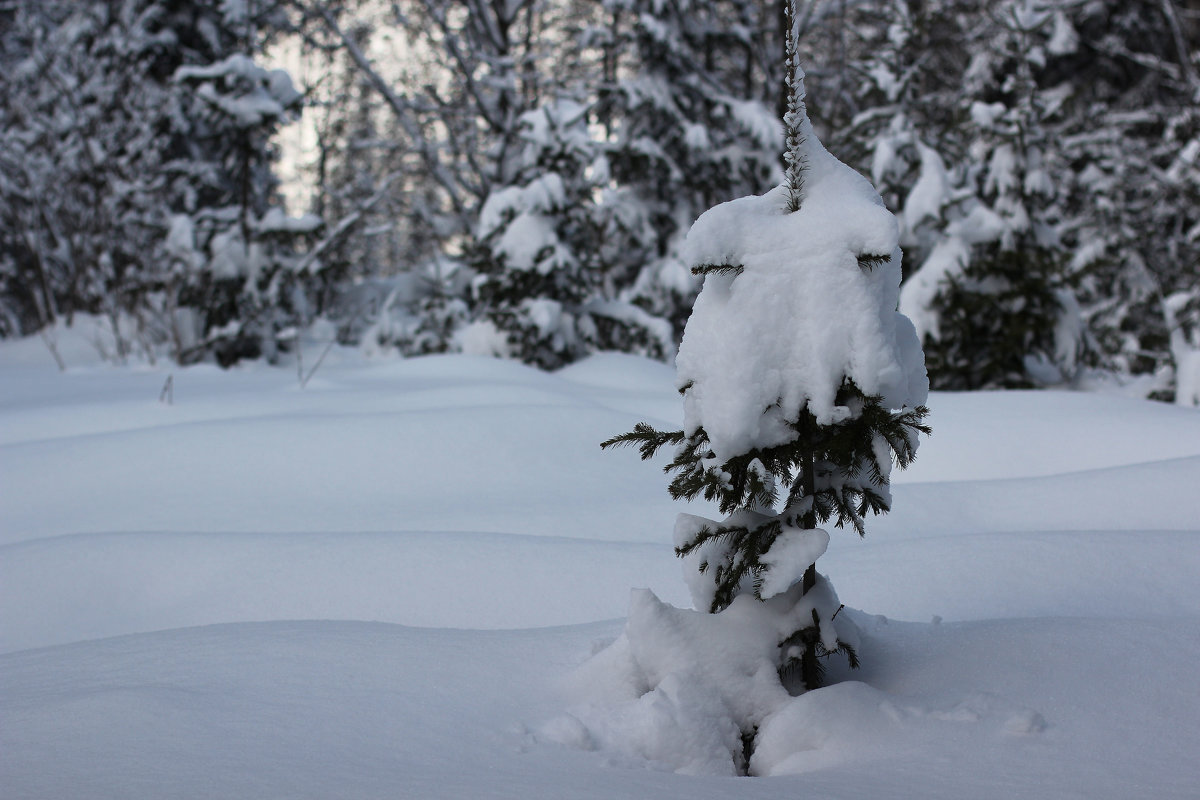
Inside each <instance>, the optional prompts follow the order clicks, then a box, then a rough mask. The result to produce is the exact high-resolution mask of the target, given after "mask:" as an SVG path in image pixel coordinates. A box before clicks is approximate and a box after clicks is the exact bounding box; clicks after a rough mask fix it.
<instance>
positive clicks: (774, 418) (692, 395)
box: [676, 121, 928, 462]
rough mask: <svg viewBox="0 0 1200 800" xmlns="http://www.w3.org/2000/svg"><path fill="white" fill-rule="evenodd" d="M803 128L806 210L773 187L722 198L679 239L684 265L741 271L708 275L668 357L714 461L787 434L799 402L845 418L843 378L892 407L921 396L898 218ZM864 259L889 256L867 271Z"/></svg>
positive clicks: (822, 418)
mask: <svg viewBox="0 0 1200 800" xmlns="http://www.w3.org/2000/svg"><path fill="white" fill-rule="evenodd" d="M804 124H805V126H806V130H807V134H808V138H807V143H806V147H807V160H808V169H807V173H806V179H805V197H804V203H803V206H802V208H801V209H800V210H799V211H797V212H795V213H792V214H788V213H785V210H784V203H785V200H786V194H787V191H786V189H785V188H784V187H782V186H781V187H778V188H776V189H774V190H772V191H770V192H768V193H767V194H765V195H762V196H759V197H744V198H740V199H738V200H734V201H731V202H728V203H723V204H722V205H719V206H717V207H716V208H713V209H711V210H709V211H708V212H706V213H705V214H703V215H702V216H701V217H700V218H699V219H698V220H697V221H696V223H695V225H693V227H692V229H691V231H690V232H689V233H688V237H687V241H686V244H685V250H684V256H685V258H686V259H687V260H688V261H689V262H690V263H692V264H695V265H714V266H719V265H729V266H732V267H741V268H742V270H741V272H740V274H737V275H736V276H734V275H732V274H729V273H713V274H710V275H708V276H707V277H706V278H705V281H704V288H703V290H702V291H701V293H700V296H699V298H698V299H697V300H696V305H695V308H694V310H693V312H692V316H691V317H690V318H689V320H688V324H687V328H686V329H685V332H684V337H683V343H682V344H681V346H680V349H679V356H678V358H677V360H676V364H677V367H678V383H679V386H680V387H689V388H688V391H687V393H686V394H685V396H684V420H685V424H684V428H685V432H686V433H688V434H691V433H693V432H695V431H696V430H697V429H698V428H701V427H703V428H704V430H705V431H706V432H707V433H708V436H709V439H710V441H711V445H712V451H713V453H714V455H715V457H716V458H717V460H718V461H722V462H723V461H725V460H728V458H730V457H731V456H735V455H738V454H741V453H745V452H747V451H749V450H750V449H751V448H752V447H769V446H773V445H776V444H781V443H783V442H785V441H787V440H788V439H789V438H790V436H791V430H790V429H789V428H788V427H787V423H788V422H790V421H794V420H796V419H797V418H798V416H799V414H800V413H801V411H802V410H803V409H804V408H805V407H806V406H807V407H808V409H809V410H810V411H811V412H812V413H813V414H814V415H815V416H816V418H817V420H818V422H819V423H821V424H830V423H833V422H838V421H841V420H842V419H844V418H845V417H846V416H847V415H848V413H849V411H848V409H844V408H839V407H838V406H837V404H836V402H835V398H836V395H837V392H838V390H839V389H840V388H841V386H842V383H843V381H844V380H845V379H850V380H852V381H854V382H855V384H857V385H858V387H859V388H860V389H861V390H862V391H863V392H865V393H866V394H868V395H879V396H881V397H882V399H883V404H884V405H885V406H887V407H889V408H901V407H905V406H909V407H911V406H916V405H920V404H921V403H923V402H924V401H925V398H926V395H927V392H928V379H927V377H926V375H925V364H924V358H923V356H922V354H921V347H920V343H919V340H918V339H917V337H916V333H915V331H914V330H913V326H912V324H911V323H910V322H909V321H908V319H906V318H905V317H904V316H903V315H901V314H899V313H897V312H896V310H895V309H896V307H897V303H898V298H899V288H900V267H899V265H900V251H899V248H898V246H897V242H898V229H897V223H896V220H895V218H894V217H893V216H892V215H891V214H890V213H889V212H888V211H887V209H886V208H884V206H883V203H882V201H881V200H880V199H879V195H878V194H877V193H876V192H875V190H874V189H873V188H872V187H871V185H870V183H869V182H868V181H867V180H866V179H865V178H863V177H862V176H861V175H859V174H858V173H856V172H854V171H853V170H852V169H850V168H849V167H847V166H845V165H844V164H842V163H841V162H839V161H837V159H835V158H834V157H833V156H831V155H830V154H829V153H828V152H827V151H826V150H825V149H824V148H823V147H822V146H821V145H820V143H819V142H818V141H817V140H816V136H815V134H813V132H812V130H811V126H809V123H808V122H807V121H806V122H805V123H804ZM863 255H877V256H885V257H887V258H888V259H889V261H888V262H887V263H885V264H882V265H879V266H876V267H874V268H873V269H864V268H862V267H860V266H859V263H858V257H859V256H863ZM764 409H770V410H769V411H768V412H767V413H766V414H764V413H763V410H764Z"/></svg>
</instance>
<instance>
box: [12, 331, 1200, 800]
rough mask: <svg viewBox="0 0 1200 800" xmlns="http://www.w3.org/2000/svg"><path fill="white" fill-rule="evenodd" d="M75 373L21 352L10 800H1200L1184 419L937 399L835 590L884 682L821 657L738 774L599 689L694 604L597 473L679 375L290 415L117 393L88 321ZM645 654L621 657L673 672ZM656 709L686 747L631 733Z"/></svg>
mask: <svg viewBox="0 0 1200 800" xmlns="http://www.w3.org/2000/svg"><path fill="white" fill-rule="evenodd" d="M58 347H59V351H60V353H62V354H63V356H64V358H65V359H66V360H67V363H68V364H69V365H70V369H69V370H68V371H67V372H66V373H65V374H59V373H58V372H57V371H56V369H55V367H54V364H53V360H52V359H51V357H50V356H49V354H48V353H47V352H46V351H45V348H44V346H43V344H42V343H41V342H40V341H39V340H37V339H33V340H28V341H23V342H7V343H3V344H0V797H3V798H4V799H5V800H23V799H25V798H45V799H46V800H59V798H64V797H88V798H120V799H121V800H129V799H130V798H148V799H149V798H154V799H155V800H158V799H159V798H192V797H195V798H212V797H288V798H305V797H311V798H330V797H337V798H416V799H420V800H425V799H426V798H462V799H464V800H465V799H466V798H471V799H472V800H474V798H480V797H495V798H523V799H524V798H530V797H545V798H556V799H557V798H563V799H564V800H574V799H575V798H597V800H599V799H600V798H604V799H605V800H609V799H611V798H617V797H636V798H647V800H657V799H658V798H687V800H705V799H706V798H714V800H715V798H722V799H727V798H731V797H733V798H778V797H790V796H804V797H821V798H872V799H874V798H882V797H921V798H935V799H936V798H946V800H950V799H951V798H953V799H954V800H959V799H960V798H964V797H971V798H1012V797H1036V798H1066V797H1086V798H1128V797H1138V796H1154V797H1158V798H1190V797H1194V796H1195V787H1196V786H1197V785H1198V784H1200V765H1198V764H1197V761H1196V759H1195V756H1194V753H1196V752H1200V696H1198V695H1197V693H1196V691H1195V686H1194V683H1195V675H1196V671H1195V665H1196V663H1200V581H1197V580H1196V576H1197V575H1198V574H1200V493H1198V492H1197V491H1196V489H1195V487H1196V486H1200V414H1198V413H1196V412H1195V411H1194V410H1192V409H1186V408H1180V407H1176V406H1168V405H1164V404H1155V403H1149V402H1144V401H1136V400H1130V399H1127V398H1120V397H1113V396H1104V395H1097V394H1070V393H1061V392H1046V393H1035V392H1013V393H981V394H970V395H965V394H961V395H960V394H954V395H947V394H938V393H935V394H933V395H932V396H931V397H930V400H929V405H930V408H931V410H932V413H931V417H930V422H931V424H932V425H933V428H934V434H933V436H932V437H930V438H929V439H928V440H927V441H925V442H924V443H923V444H922V448H921V453H920V457H919V458H918V459H917V462H916V463H915V464H914V465H913V468H912V469H911V470H909V471H907V472H905V473H899V474H897V476H896V484H895V485H894V486H893V494H894V508H895V510H894V511H893V512H892V513H891V514H889V515H888V516H886V517H882V518H876V519H872V520H868V528H867V529H868V534H867V537H866V539H865V540H859V539H858V537H857V536H855V535H854V534H853V533H852V532H847V531H843V530H838V529H831V530H829V534H830V542H829V549H828V552H826V554H825V555H824V556H822V557H821V560H820V562H819V568H820V570H821V571H822V572H823V573H826V574H828V575H829V576H830V578H831V579H832V580H833V582H834V583H835V584H836V585H837V588H838V593H839V595H840V597H841V601H842V602H845V603H847V605H848V606H851V608H848V609H846V610H845V611H844V612H842V613H843V614H844V615H846V617H847V619H848V620H850V621H852V622H854V623H855V625H856V626H857V627H858V629H859V634H860V637H861V638H860V642H859V646H858V652H859V655H860V656H861V658H862V660H863V665H864V666H863V668H862V669H861V670H859V671H857V672H854V673H850V672H848V671H847V670H845V668H844V667H843V666H840V665H838V664H836V663H834V664H831V672H830V678H831V680H833V681H834V684H833V685H831V686H829V687H827V688H826V689H822V690H820V691H817V692H812V693H809V694H807V695H803V696H801V697H799V698H794V699H791V700H787V701H784V702H785V703H786V708H785V710H784V712H782V713H778V714H775V715H774V716H773V717H772V718H771V720H770V723H769V725H764V727H763V729H762V730H761V731H760V735H759V744H758V748H757V750H756V752H755V754H754V760H753V762H752V764H751V768H752V770H753V771H755V772H757V773H759V774H770V775H774V776H776V777H760V778H734V777H722V776H714V775H712V774H711V773H712V772H713V771H714V770H712V769H710V768H708V767H711V761H709V760H706V759H705V758H704V753H705V752H718V751H716V750H712V748H713V747H714V742H715V743H717V744H720V743H721V742H723V741H725V738H723V737H726V738H727V737H728V736H729V734H730V732H729V731H728V730H722V729H720V728H719V727H715V728H701V729H699V730H698V731H694V730H693V729H690V728H687V727H686V726H685V725H684V723H686V722H687V721H688V720H689V719H691V720H694V719H696V718H711V717H712V716H713V715H714V712H713V709H712V703H714V698H713V696H712V695H711V693H707V692H704V691H700V689H701V688H702V683H701V682H700V681H699V680H694V681H681V682H679V683H678V684H677V685H674V686H669V687H666V690H663V691H661V692H659V693H657V695H656V696H652V695H640V694H639V691H644V689H640V687H638V686H635V685H616V683H615V680H614V676H619V675H622V674H625V673H623V672H622V671H621V670H609V671H605V670H603V669H599V668H598V664H597V662H596V661H594V660H592V657H593V655H594V654H595V653H598V652H602V651H603V652H605V653H608V654H611V655H612V657H618V656H620V648H611V647H608V646H609V645H610V643H612V642H613V641H614V640H616V639H617V638H618V637H620V636H621V635H622V634H623V633H624V627H625V623H624V617H625V615H626V613H627V611H628V609H629V603H630V597H631V593H630V589H631V588H648V589H650V590H651V591H652V592H653V593H654V595H655V596H657V597H658V598H661V600H662V602H664V603H670V604H672V605H675V606H683V605H686V604H687V602H688V590H687V587H686V586H685V585H684V584H683V581H682V580H681V578H680V564H679V563H678V561H677V560H676V559H675V558H674V557H673V556H672V554H671V535H672V528H673V525H674V520H675V516H676V513H677V512H679V511H680V510H684V509H681V507H680V506H679V504H675V503H673V502H671V501H670V499H669V498H668V497H667V494H666V490H665V485H666V481H665V479H664V477H663V475H662V474H661V472H660V467H661V464H643V463H641V462H639V461H638V460H637V459H636V457H635V456H634V455H632V454H629V453H626V454H619V453H602V452H601V451H600V448H599V446H598V444H599V442H600V441H601V440H602V439H604V438H607V437H608V436H611V435H613V434H614V433H618V432H620V431H624V430H628V429H629V428H630V426H631V425H632V424H633V423H634V422H636V421H639V420H647V421H650V422H653V423H655V424H658V425H668V426H678V425H680V424H681V422H682V419H681V411H680V403H679V399H678V396H677V395H676V393H675V391H674V372H673V370H671V369H670V368H669V367H667V366H664V365H661V364H655V363H651V362H648V361H644V360H640V359H636V358H631V357H627V356H617V355H606V356H597V357H594V358H592V359H590V360H588V361H586V362H583V363H581V364H577V365H574V366H572V367H569V368H567V369H564V370H563V371H561V372H559V373H557V374H554V375H547V374H543V373H539V372H536V371H534V370H531V369H527V368H525V367H521V366H518V365H514V364H512V363H507V362H501V361H494V360H490V359H482V358H470V357H461V356H460V357H438V358H426V359H416V360H410V361H397V360H389V359H381V360H369V359H364V358H363V357H362V356H360V355H359V354H356V353H353V352H344V351H334V352H333V353H331V354H330V356H329V358H328V359H327V360H326V361H325V363H324V364H323V365H322V367H321V368H320V370H319V371H318V372H317V373H316V375H315V376H314V377H313V378H312V380H311V381H309V383H308V386H307V388H306V389H305V390H303V391H302V390H301V389H300V388H299V386H298V381H297V379H296V373H295V371H294V370H289V369H284V368H269V367H264V366H256V365H251V366H246V367H243V368H239V369H235V370H232V371H229V372H220V371H218V370H216V369H214V368H210V367H193V368H189V369H178V368H172V367H170V366H169V365H158V366H155V367H147V366H141V367H133V366H130V367H122V368H115V367H111V366H108V365H105V364H101V363H97V361H96V359H95V357H94V354H93V351H92V348H91V345H90V344H89V343H88V342H87V341H86V340H85V339H81V338H78V337H76V338H73V337H72V333H71V332H70V331H65V332H64V331H60V333H59V339H58ZM315 356H316V353H313V354H311V356H310V357H307V358H306V363H307V364H312V363H314V361H315ZM168 375H173V380H172V384H173V390H174V391H173V395H174V403H173V404H171V405H167V404H164V403H160V402H159V401H158V398H159V395H160V393H161V391H162V389H163V384H164V382H165V381H166V379H167V377H168ZM686 510H687V511H689V512H692V513H696V514H698V515H708V516H712V514H713V510H712V509H710V508H707V507H704V506H702V505H698V506H696V507H694V508H688V509H686ZM781 557H784V554H782V553H781ZM638 597H640V598H641V599H640V600H639V602H643V603H645V602H648V597H649V596H648V595H646V594H640V595H638ZM855 609H861V611H860V610H855ZM669 616H670V615H665V616H663V617H662V619H661V620H660V621H661V622H662V623H663V624H664V625H666V624H667V623H668V622H670V621H671V620H669V619H667V617H669ZM841 619H842V617H841V616H839V617H838V621H840V620H841ZM675 622H677V623H678V625H677V626H676V628H675V630H676V631H677V635H678V636H679V637H681V638H682V639H687V638H688V637H690V636H691V634H690V633H689V632H688V631H689V630H691V627H692V624H691V623H690V622H687V621H682V622H680V621H678V620H676V621H675ZM672 624H674V623H672ZM655 641H658V638H657V636H654V635H652V636H648V637H643V639H642V641H640V642H636V643H635V644H637V646H638V647H640V648H642V649H641V650H640V651H639V650H637V649H636V648H631V649H630V650H629V651H628V652H627V653H626V655H627V656H628V657H631V658H632V657H635V656H636V655H637V654H638V653H640V657H641V658H642V659H643V661H644V662H645V663H644V664H643V666H644V668H646V669H653V668H655V663H656V662H655V659H667V660H669V659H678V658H679V655H680V652H681V650H680V649H678V648H667V647H659V648H657V649H656V647H655V645H654V642H655ZM605 648H608V649H607V650H606V649H605ZM658 650H661V651H662V652H658ZM663 664H667V666H671V665H672V664H676V662H668V661H662V662H661V663H659V666H658V668H662V665H663ZM676 666H677V664H676ZM696 668H697V669H702V666H701V665H700V664H697V667H696ZM684 671H685V672H686V670H684ZM747 680H748V681H750V680H751V679H750V677H747ZM581 682H582V683H584V684H586V685H587V689H588V690H587V691H586V692H581V690H580V684H581ZM755 691H758V689H755ZM762 691H765V689H763V690H762ZM597 692H599V693H600V694H601V695H603V696H606V697H610V698H626V699H627V700H628V701H629V702H630V704H631V705H630V708H629V712H628V714H627V716H625V717H624V718H623V719H622V720H621V723H620V725H613V726H610V727H598V724H597V723H596V720H597V719H598V717H597V716H596V715H595V714H594V713H592V712H593V711H594V709H593V708H590V707H589V706H588V705H587V703H588V701H587V699H586V698H588V697H591V698H595V697H596V696H597ZM756 697H759V695H755V694H753V693H752V692H751V691H749V690H747V691H746V692H745V693H744V694H743V695H741V696H739V697H738V698H737V700H738V702H746V703H751V702H757V700H756V699H755V698H756ZM639 703H640V704H639ZM661 715H668V716H670V715H674V718H675V719H676V720H678V721H679V722H680V726H679V731H680V736H678V737H676V738H663V737H661V736H657V735H655V736H650V737H648V736H647V734H646V731H647V730H649V728H648V727H647V725H646V723H647V720H650V719H659V717H660V716H661ZM717 716H719V714H718V715H717ZM605 719H606V720H609V719H610V718H609V717H605ZM654 730H661V728H659V727H655V728H654ZM688 731H692V732H690V733H689V732H688ZM706 748H708V750H706ZM697 753H699V754H700V757H699V758H697V756H696V754H697ZM676 770H679V771H680V773H677V772H676ZM689 772H690V773H709V774H682V773H689Z"/></svg>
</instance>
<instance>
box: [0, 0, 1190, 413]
mask: <svg viewBox="0 0 1200 800" xmlns="http://www.w3.org/2000/svg"><path fill="white" fill-rule="evenodd" d="M799 30H800V32H801V41H800V46H801V52H802V56H803V61H804V67H805V70H806V72H807V85H808V89H809V101H808V104H809V113H810V116H811V118H812V120H813V122H814V125H815V128H816V130H817V132H818V134H819V136H820V138H821V140H822V141H823V142H824V143H825V145H826V146H827V147H828V148H829V149H830V151H831V152H833V153H834V154H835V155H836V156H838V157H839V158H840V159H842V160H843V161H846V162H847V163H849V164H851V165H852V166H854V167H855V168H856V169H858V170H859V171H860V172H862V173H863V174H865V175H867V176H868V177H870V178H871V179H872V181H873V183H874V184H875V185H876V186H877V188H878V189H879V191H880V193H881V194H882V195H883V198H884V200H885V202H886V203H887V205H888V207H889V208H890V209H891V210H892V211H893V212H894V213H895V214H896V216H897V219H898V220H899V224H900V228H901V241H902V246H903V249H904V274H905V278H906V280H905V283H904V286H903V288H902V294H901V310H902V311H904V312H905V313H906V314H907V315H908V316H909V317H910V318H912V319H913V321H914V323H915V324H916V326H917V329H918V332H919V333H920V335H921V336H922V338H923V341H924V345H925V351H926V357H927V363H928V365H929V371H930V377H931V380H932V383H933V386H934V388H938V389H978V388H998V387H1035V386H1072V387H1082V388H1107V389H1116V390H1120V391H1124V392H1128V393H1132V394H1136V395H1141V396H1149V397H1155V398H1158V399H1164V400H1171V399H1173V400H1175V401H1176V402H1178V403H1181V404H1185V405H1200V3H1196V2H1195V1H1194V0H991V1H988V0H875V1H873V2H868V1H866V0H862V1H858V2H856V1H855V0H812V2H806V3H804V4H802V8H801V18H800V20H799ZM782 53H783V33H782V10H781V6H780V3H779V2H777V0H776V1H760V0H401V1H400V2H392V3H386V2H380V1H378V0H351V1H350V2H337V3H334V2H323V1H322V0H221V1H220V2H194V1H189V0H0V67H2V69H0V336H3V337H15V336H23V335H29V334H32V333H37V332H40V333H41V334H42V336H43V338H44V339H45V341H46V344H47V346H48V348H49V350H50V352H51V353H52V354H55V357H56V358H59V359H60V364H61V357H60V356H59V355H58V354H57V352H56V348H55V337H56V331H58V330H60V326H63V325H69V324H73V323H74V322H75V321H76V320H78V319H80V318H81V317H83V316H84V315H86V318H87V319H88V320H89V324H95V325H96V331H97V332H96V335H95V338H96V345H97V347H100V348H102V349H103V350H104V352H105V354H106V356H107V357H109V358H111V359H112V360H114V361H123V360H127V359H130V358H150V359H155V358H163V357H165V358H170V359H173V360H175V361H177V362H179V363H181V364H186V363H194V362H197V361H205V360H211V361H215V362H217V363H220V364H222V365H230V364H233V363H235V362H237V361H239V360H240V359H245V358H265V359H267V360H271V361H281V360H289V359H291V358H292V357H293V356H292V354H294V353H297V352H298V348H297V345H298V343H299V342H301V341H311V340H313V339H317V340H322V341H328V342H340V343H342V344H358V345H360V346H362V347H364V348H366V349H368V350H381V349H394V350H398V351H400V352H402V353H404V354H406V355H416V354H425V353H437V352H458V351H462V352H469V353H484V354H492V355H497V356H503V357H509V358H515V359H519V360H522V361H524V362H526V363H531V364H535V365H538V366H540V367H543V368H547V369H555V368H558V367H560V366H563V365H565V364H568V363H571V362H573V361H576V360H578V359H580V358H582V357H583V356H586V355H587V354H589V353H592V352H595V351H597V350H619V351H625V352H632V353H639V354H644V355H649V356H652V357H656V358H661V359H667V360H669V359H670V358H671V357H672V356H673V355H674V352H675V348H676V346H677V343H678V338H679V336H680V334H681V332H682V326H683V322H684V321H685V320H686V318H687V316H688V313H689V312H690V309H691V304H692V302H693V300H694V298H695V295H696V292H697V291H698V289H699V280H700V279H699V278H698V277H696V276H693V275H692V274H691V273H690V272H689V271H688V269H687V267H686V265H685V264H684V263H683V262H682V261H681V259H680V258H679V255H678V254H679V250H680V246H681V244H682V239H683V236H684V234H685V233H686V231H687V230H688V228H689V226H690V225H691V223H692V222H693V221H694V220H695V218H696V217H697V216H699V214H700V213H702V212H703V211H705V210H706V209H708V208H709V207H711V206H713V205H715V204H717V203H719V202H723V201H725V200H729V199H731V198H734V197H738V196H742V195H746V194H752V193H753V194H758V193H762V192H764V191H766V190H767V189H769V188H771V187H772V186H774V185H776V184H778V183H779V182H780V180H781V177H782V168H781V163H780V161H779V154H780V153H781V151H782V128H781V125H780V123H779V117H780V102H781V95H782V93H781V82H782V77H783V57H782ZM279 65H285V66H287V67H288V71H285V70H283V69H279V68H278V67H279ZM289 73H290V74H289ZM285 131H286V132H288V134H289V138H282V137H281V132H285ZM289 142H290V144H289ZM281 147H282V148H283V149H284V150H286V156H287V157H286V158H282V159H281V157H280V154H281ZM285 194H286V197H287V201H286V202H285V200H284V196H285Z"/></svg>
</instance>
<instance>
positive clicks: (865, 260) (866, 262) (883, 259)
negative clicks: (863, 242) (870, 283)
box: [858, 253, 891, 272]
mask: <svg viewBox="0 0 1200 800" xmlns="http://www.w3.org/2000/svg"><path fill="white" fill-rule="evenodd" d="M890 259H891V256H884V255H879V254H877V253H863V254H862V255H860V256H858V266H859V268H860V269H862V271H863V272H870V271H871V270H873V269H875V268H876V267H882V266H883V265H884V264H886V263H888V261H889V260H890Z"/></svg>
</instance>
